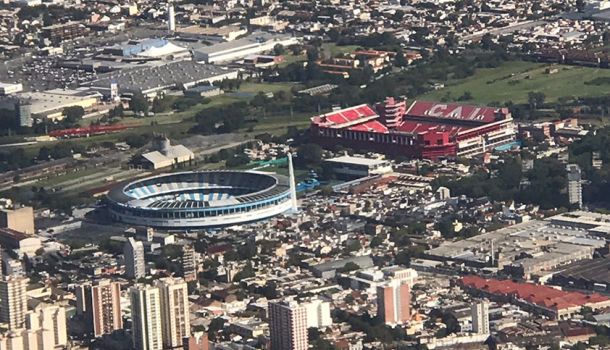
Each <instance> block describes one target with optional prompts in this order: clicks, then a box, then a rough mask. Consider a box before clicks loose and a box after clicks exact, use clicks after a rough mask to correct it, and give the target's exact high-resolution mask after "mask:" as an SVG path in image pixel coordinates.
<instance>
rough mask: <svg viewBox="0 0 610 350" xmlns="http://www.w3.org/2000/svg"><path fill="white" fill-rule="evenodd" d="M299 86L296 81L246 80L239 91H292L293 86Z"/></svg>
mask: <svg viewBox="0 0 610 350" xmlns="http://www.w3.org/2000/svg"><path fill="white" fill-rule="evenodd" d="M294 86H299V85H298V84H294V83H248V82H244V83H242V84H241V85H240V87H239V92H253V93H258V92H260V91H262V92H273V93H276V92H280V91H290V89H292V87H294Z"/></svg>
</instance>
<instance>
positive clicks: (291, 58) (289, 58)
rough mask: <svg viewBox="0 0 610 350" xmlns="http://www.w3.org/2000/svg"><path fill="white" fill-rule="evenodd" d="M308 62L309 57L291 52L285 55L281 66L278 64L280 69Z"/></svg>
mask: <svg viewBox="0 0 610 350" xmlns="http://www.w3.org/2000/svg"><path fill="white" fill-rule="evenodd" d="M305 61H307V56H306V55H293V54H291V53H289V52H287V53H286V54H285V55H284V61H283V62H282V63H280V64H278V67H280V68H281V67H286V66H288V65H290V64H292V63H296V62H305Z"/></svg>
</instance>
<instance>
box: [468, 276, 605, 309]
mask: <svg viewBox="0 0 610 350" xmlns="http://www.w3.org/2000/svg"><path fill="white" fill-rule="evenodd" d="M459 283H460V284H461V285H463V286H467V287H470V288H474V289H478V290H481V291H485V292H487V293H491V294H498V295H507V296H514V297H517V298H519V299H522V300H525V301H527V302H529V303H531V304H536V305H539V306H542V307H545V308H547V309H554V310H561V309H566V308H571V307H579V306H584V305H587V304H590V303H599V302H605V301H608V300H610V299H609V298H607V297H605V296H603V295H601V294H597V293H593V294H583V293H578V292H566V291H563V290H559V289H555V288H551V287H548V286H543V285H539V284H533V283H518V282H514V281H511V280H493V279H489V280H488V279H484V278H481V277H479V276H466V277H463V278H462V279H461V280H460V281H459Z"/></svg>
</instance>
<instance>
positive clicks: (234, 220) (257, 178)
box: [106, 170, 296, 229]
mask: <svg viewBox="0 0 610 350" xmlns="http://www.w3.org/2000/svg"><path fill="white" fill-rule="evenodd" d="M291 173H292V172H291ZM292 178H293V177H290V178H289V177H286V176H283V175H278V174H270V173H263V172H255V171H232V170H218V171H199V172H180V173H171V174H164V175H158V176H152V177H148V178H144V179H139V180H136V181H132V182H126V183H123V184H121V185H118V186H116V187H114V188H113V189H111V190H110V191H109V192H108V194H107V195H106V204H107V207H108V211H109V214H110V216H111V218H112V219H113V220H115V221H117V222H122V223H127V224H132V225H143V226H152V227H159V228H175V229H189V228H210V227H221V226H227V225H236V224H241V223H246V222H252V221H257V220H262V219H266V218H269V217H272V216H275V215H278V214H281V213H284V212H286V211H289V210H296V194H295V192H294V181H293V180H291V179H292Z"/></svg>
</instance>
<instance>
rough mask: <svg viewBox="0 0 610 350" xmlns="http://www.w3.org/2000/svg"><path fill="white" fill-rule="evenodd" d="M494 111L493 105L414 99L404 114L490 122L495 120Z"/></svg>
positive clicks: (418, 116)
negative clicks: (471, 104)
mask: <svg viewBox="0 0 610 350" xmlns="http://www.w3.org/2000/svg"><path fill="white" fill-rule="evenodd" d="M496 111H497V109H496V108H493V107H483V106H470V105H461V104H456V103H449V104H446V103H437V102H426V101H415V102H414V103H413V104H412V105H411V107H410V108H409V109H408V110H407V113H406V115H407V116H409V117H417V118H429V119H457V120H465V121H478V122H482V123H491V122H494V121H495V120H496Z"/></svg>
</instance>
